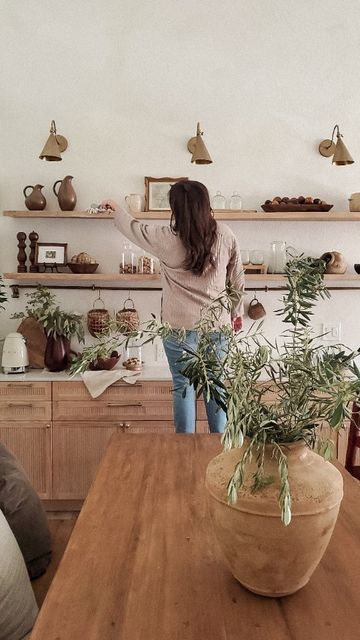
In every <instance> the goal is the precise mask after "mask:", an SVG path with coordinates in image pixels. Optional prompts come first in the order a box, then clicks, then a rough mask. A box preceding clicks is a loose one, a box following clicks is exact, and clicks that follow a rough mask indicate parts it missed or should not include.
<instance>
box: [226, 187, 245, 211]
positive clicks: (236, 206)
mask: <svg viewBox="0 0 360 640" xmlns="http://www.w3.org/2000/svg"><path fill="white" fill-rule="evenodd" d="M229 206H230V209H233V210H234V211H235V210H236V211H240V210H241V209H242V200H241V195H240V194H239V193H238V192H237V191H234V193H233V194H232V196H231V198H230V202H229Z"/></svg>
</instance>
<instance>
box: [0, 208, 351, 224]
mask: <svg viewBox="0 0 360 640" xmlns="http://www.w3.org/2000/svg"><path fill="white" fill-rule="evenodd" d="M214 213H215V218H216V219H217V220H228V221H229V222H230V221H231V220H254V221H255V220H262V221H267V220H291V221H296V220H299V221H306V222H316V221H318V222H319V221H320V222H321V221H326V222H356V221H360V212H357V213H356V212H353V213H351V212H349V211H344V212H336V211H329V212H323V211H309V212H306V211H300V212H299V211H295V212H289V211H284V212H282V211H281V212H276V213H275V212H272V213H265V212H264V211H235V210H233V209H215V211H214ZM3 215H4V216H9V217H11V218H86V219H88V220H91V219H94V220H100V219H102V220H112V219H113V217H114V216H113V214H112V213H98V214H90V213H88V212H87V211H4V212H3ZM133 215H134V218H137V219H138V220H169V219H170V213H169V211H141V212H140V213H136V214H133Z"/></svg>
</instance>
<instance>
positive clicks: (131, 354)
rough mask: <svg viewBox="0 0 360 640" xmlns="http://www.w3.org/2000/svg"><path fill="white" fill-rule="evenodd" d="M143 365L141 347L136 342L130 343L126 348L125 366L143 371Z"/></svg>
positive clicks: (132, 369)
mask: <svg viewBox="0 0 360 640" xmlns="http://www.w3.org/2000/svg"><path fill="white" fill-rule="evenodd" d="M142 366H143V362H142V360H141V347H140V346H138V345H136V344H128V346H127V347H126V349H124V361H123V367H125V369H129V370H130V371H141V369H142Z"/></svg>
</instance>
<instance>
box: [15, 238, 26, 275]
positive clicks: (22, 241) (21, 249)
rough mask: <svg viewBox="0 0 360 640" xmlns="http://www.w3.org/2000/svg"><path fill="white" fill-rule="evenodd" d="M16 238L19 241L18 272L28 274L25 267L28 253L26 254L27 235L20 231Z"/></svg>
mask: <svg viewBox="0 0 360 640" xmlns="http://www.w3.org/2000/svg"><path fill="white" fill-rule="evenodd" d="M16 237H17V239H18V249H19V251H18V254H17V260H18V267H17V272H18V273H26V271H27V266H26V265H25V262H26V253H25V246H26V244H25V240H26V233H24V232H23V231H19V233H17V234H16Z"/></svg>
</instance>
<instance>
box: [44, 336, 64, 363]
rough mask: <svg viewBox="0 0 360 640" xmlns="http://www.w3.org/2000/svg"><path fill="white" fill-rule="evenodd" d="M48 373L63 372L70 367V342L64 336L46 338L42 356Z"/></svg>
mask: <svg viewBox="0 0 360 640" xmlns="http://www.w3.org/2000/svg"><path fill="white" fill-rule="evenodd" d="M44 362H45V367H46V368H47V369H48V370H49V371H64V370H65V369H67V368H68V367H69V365H70V340H68V338H65V336H57V337H56V338H54V336H48V337H47V340H46V349H45V356H44Z"/></svg>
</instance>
